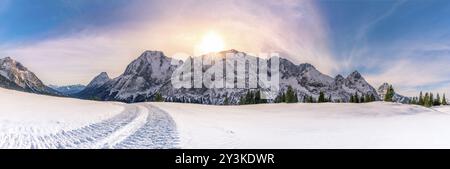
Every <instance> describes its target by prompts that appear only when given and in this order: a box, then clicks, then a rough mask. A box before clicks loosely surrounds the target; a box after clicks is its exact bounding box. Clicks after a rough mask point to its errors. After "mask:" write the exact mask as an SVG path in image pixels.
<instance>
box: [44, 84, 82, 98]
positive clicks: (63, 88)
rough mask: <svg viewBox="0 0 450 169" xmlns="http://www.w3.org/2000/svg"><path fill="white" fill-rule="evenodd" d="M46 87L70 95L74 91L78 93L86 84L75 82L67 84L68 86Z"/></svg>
mask: <svg viewBox="0 0 450 169" xmlns="http://www.w3.org/2000/svg"><path fill="white" fill-rule="evenodd" d="M48 87H50V88H52V89H54V90H56V91H58V92H59V93H62V94H64V95H72V94H75V93H79V92H81V91H82V90H84V89H85V88H86V86H84V85H81V84H77V85H68V86H56V85H49V86H48Z"/></svg>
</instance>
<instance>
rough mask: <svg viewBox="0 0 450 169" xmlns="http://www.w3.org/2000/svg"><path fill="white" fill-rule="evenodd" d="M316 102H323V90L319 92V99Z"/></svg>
mask: <svg viewBox="0 0 450 169" xmlns="http://www.w3.org/2000/svg"><path fill="white" fill-rule="evenodd" d="M318 102H319V103H323V102H325V94H323V92H320V93H319V100H318Z"/></svg>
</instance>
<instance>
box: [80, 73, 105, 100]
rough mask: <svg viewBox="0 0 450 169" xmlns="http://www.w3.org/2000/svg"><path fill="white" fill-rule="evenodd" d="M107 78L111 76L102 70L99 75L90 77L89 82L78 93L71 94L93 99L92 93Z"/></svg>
mask: <svg viewBox="0 0 450 169" xmlns="http://www.w3.org/2000/svg"><path fill="white" fill-rule="evenodd" d="M109 80H111V78H109V76H108V74H107V73H106V72H102V73H100V74H99V75H97V76H95V77H94V79H92V80H91V82H90V83H89V84H88V85H87V86H86V87H84V88H83V90H81V91H80V92H78V93H73V94H72V96H75V97H79V98H87V99H95V95H94V93H96V92H97V90H98V89H99V88H100V87H102V86H103V85H104V84H105V83H106V82H108V81H109Z"/></svg>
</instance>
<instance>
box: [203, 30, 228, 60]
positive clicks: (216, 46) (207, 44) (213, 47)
mask: <svg viewBox="0 0 450 169" xmlns="http://www.w3.org/2000/svg"><path fill="white" fill-rule="evenodd" d="M224 49H225V43H224V41H223V39H222V37H221V36H220V35H219V34H218V33H216V32H213V31H211V32H208V33H207V34H205V35H204V36H203V38H202V41H201V42H200V43H199V44H198V45H197V47H196V52H197V54H207V53H211V52H219V51H222V50H224Z"/></svg>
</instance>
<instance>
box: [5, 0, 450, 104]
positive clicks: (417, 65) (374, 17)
mask: <svg viewBox="0 0 450 169" xmlns="http://www.w3.org/2000/svg"><path fill="white" fill-rule="evenodd" d="M448 16H450V2H448V1H445V0H429V1H423V0H404V1H394V0H322V1H295V0H280V1H275V0H248V1H238V0H218V1H205V0H203V1H202V0H181V1H175V0H164V1H163V0H159V1H157V0H114V1H110V0H41V1H31V0H0V57H6V56H11V57H13V58H15V59H17V60H19V61H21V62H23V63H24V64H25V65H26V66H27V67H29V68H30V69H32V70H33V71H34V72H35V73H36V74H37V75H38V76H39V77H41V78H42V80H43V81H44V82H46V83H47V84H59V85H64V84H73V83H84V84H86V83H88V82H89V80H90V79H91V78H92V77H93V76H95V75H96V74H98V73H99V72H102V71H107V72H108V73H110V74H111V75H112V76H117V75H119V74H120V73H121V72H122V71H123V70H124V68H125V66H126V65H127V64H128V63H129V62H130V61H131V60H132V59H134V58H135V57H137V56H138V55H139V53H141V52H142V51H143V50H146V49H149V50H162V51H164V52H165V53H166V54H167V55H172V54H175V53H177V52H184V53H190V52H191V49H192V47H193V45H195V43H197V42H198V40H199V38H201V36H202V35H203V34H204V33H205V32H208V31H210V30H214V31H217V32H220V34H221V35H222V36H223V38H224V39H225V43H226V47H228V48H235V49H238V50H242V51H247V52H254V53H258V52H267V51H272V50H274V51H279V52H281V53H282V54H283V55H284V56H285V57H288V58H290V59H292V60H293V61H294V62H296V63H302V62H310V63H312V64H313V65H315V66H316V67H317V68H318V69H319V70H320V71H322V72H324V73H326V74H329V75H331V76H335V75H337V74H343V75H344V76H345V75H347V74H349V73H350V72H351V71H353V70H358V71H360V72H361V73H362V74H363V76H364V77H366V79H367V80H368V81H369V82H370V83H371V84H372V85H374V86H378V85H380V84H381V83H383V82H389V83H392V84H394V86H395V87H396V88H397V90H398V91H399V92H401V93H404V94H406V95H414V94H415V93H417V92H418V91H420V90H424V91H433V92H441V93H442V92H446V93H449V94H450V87H449V86H450V69H449V68H448V65H450V19H448ZM93 60H95V61H93Z"/></svg>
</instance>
